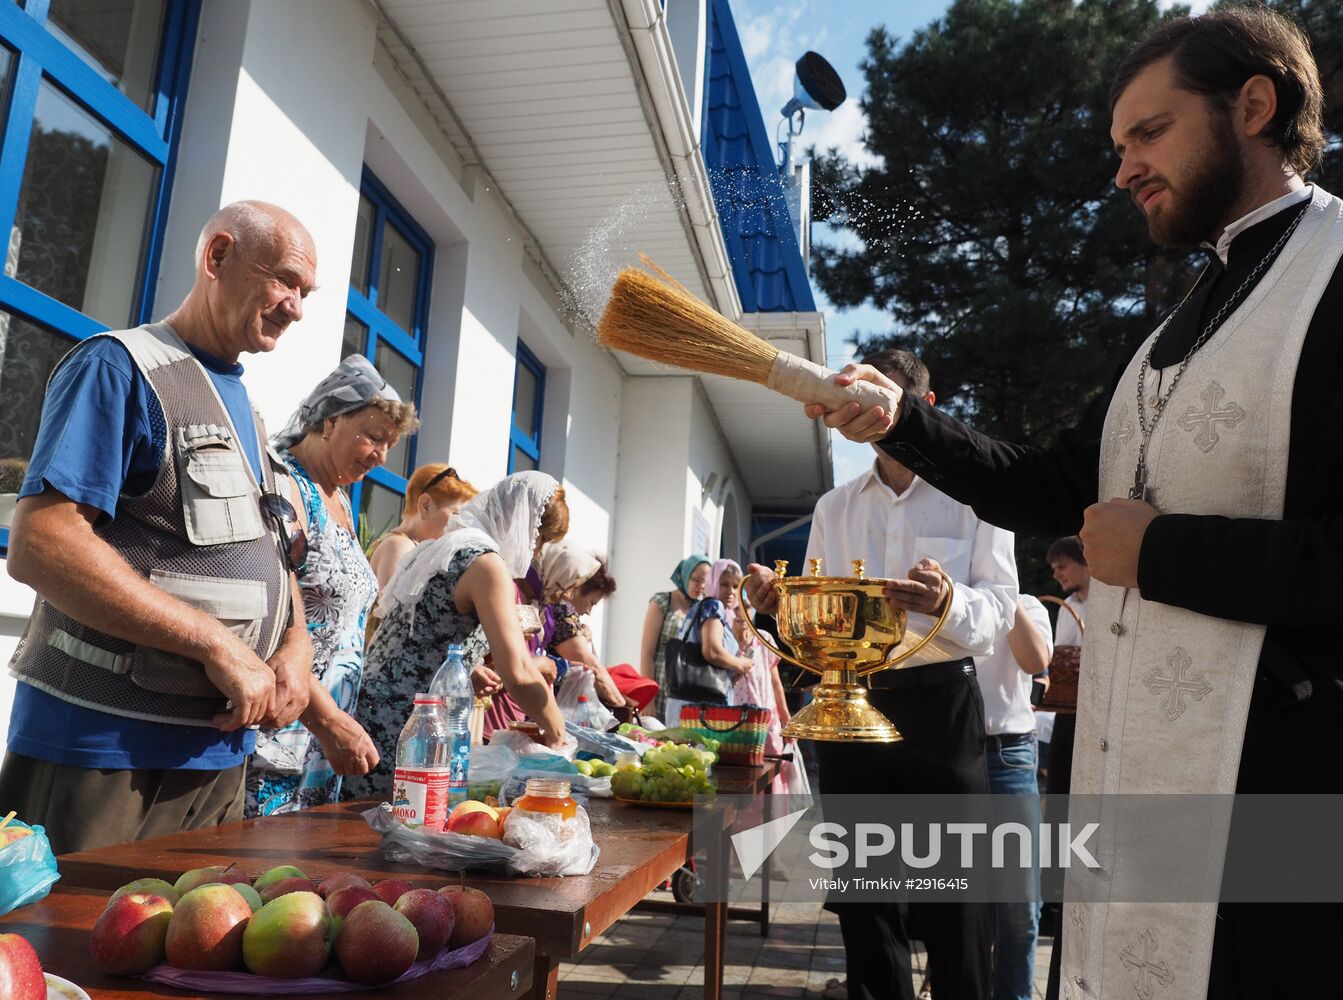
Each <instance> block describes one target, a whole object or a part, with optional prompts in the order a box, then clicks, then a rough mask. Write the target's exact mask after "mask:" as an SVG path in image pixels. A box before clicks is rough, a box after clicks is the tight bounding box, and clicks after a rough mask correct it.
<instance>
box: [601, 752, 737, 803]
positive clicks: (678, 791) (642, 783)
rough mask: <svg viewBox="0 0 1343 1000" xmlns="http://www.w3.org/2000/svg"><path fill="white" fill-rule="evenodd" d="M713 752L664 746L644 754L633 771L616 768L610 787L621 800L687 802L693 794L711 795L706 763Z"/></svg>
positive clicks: (710, 758)
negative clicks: (639, 765) (639, 763)
mask: <svg viewBox="0 0 1343 1000" xmlns="http://www.w3.org/2000/svg"><path fill="white" fill-rule="evenodd" d="M713 761H714V755H713V754H712V753H709V752H707V751H704V750H696V749H695V748H694V747H685V746H674V745H670V744H669V745H665V746H661V747H658V748H656V749H653V750H649V751H648V752H647V753H646V754H644V758H643V764H642V766H641V767H639V768H638V769H637V770H635V769H634V768H630V769H628V770H624V771H617V772H616V773H615V774H614V775H612V777H611V789H612V791H614V792H615V793H616V794H617V795H619V796H620V797H621V798H624V799H643V800H645V801H648V802H689V801H691V800H692V799H694V797H695V796H696V795H712V794H713V793H714V783H713V780H712V779H711V778H710V777H709V765H710V764H712V763H713Z"/></svg>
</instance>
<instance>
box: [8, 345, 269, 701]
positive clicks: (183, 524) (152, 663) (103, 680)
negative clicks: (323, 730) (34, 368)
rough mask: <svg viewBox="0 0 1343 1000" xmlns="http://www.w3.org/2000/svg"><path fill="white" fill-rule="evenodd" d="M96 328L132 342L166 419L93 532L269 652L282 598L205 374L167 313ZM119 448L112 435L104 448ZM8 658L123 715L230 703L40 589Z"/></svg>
mask: <svg viewBox="0 0 1343 1000" xmlns="http://www.w3.org/2000/svg"><path fill="white" fill-rule="evenodd" d="M102 336H108V337H113V338H115V339H116V340H117V341H119V342H120V343H122V344H123V345H125V347H126V349H127V350H128V351H129V352H130V355H131V359H132V360H133V361H134V362H135V364H136V366H137V367H138V368H139V369H140V372H141V373H142V374H143V375H144V377H145V379H146V380H147V382H148V384H149V387H150V389H151V391H153V393H154V394H155V396H157V398H158V401H159V404H160V406H161V407H162V410H163V416H164V419H165V421H166V422H167V431H166V434H165V435H164V436H165V439H166V442H165V446H164V451H163V458H162V462H161V463H160V467H159V475H158V479H157V481H156V482H155V483H154V485H153V486H152V487H151V488H150V489H149V491H148V492H146V493H145V494H144V495H143V496H138V497H129V496H125V495H122V496H121V497H120V498H119V500H118V501H117V516H116V517H115V518H114V519H112V520H110V521H108V522H107V523H105V524H102V525H99V526H97V527H96V528H95V529H94V531H95V533H96V534H97V535H98V536H99V537H100V538H102V539H103V540H104V541H105V542H107V543H108V544H109V545H111V546H112V548H114V549H116V550H117V552H119V553H120V554H121V556H122V558H124V559H125V560H126V562H127V563H129V564H130V566H131V567H132V568H133V569H134V570H135V571H136V572H137V573H139V574H141V575H142V576H144V577H145V578H146V579H147V580H149V582H150V583H152V584H153V585H154V586H155V587H157V588H159V589H160V590H162V591H164V592H165V593H167V594H170V595H172V596H173V597H175V598H177V599H178V600H181V601H184V602H186V603H187V604H190V605H192V606H193V607H196V608H199V609H200V610H202V611H204V612H205V613H206V614H208V615H210V616H211V617H213V618H216V619H218V620H219V621H221V622H223V623H224V624H225V625H226V626H227V627H228V628H229V629H230V630H231V631H232V632H233V633H234V634H236V635H237V636H239V637H240V638H241V639H242V640H243V642H244V643H246V644H247V645H248V646H250V647H251V648H252V649H253V650H254V651H255V652H256V654H257V655H258V656H259V657H261V658H262V659H268V658H269V657H270V656H271V654H272V653H274V652H275V649H276V648H277V647H278V646H279V643H280V637H281V635H282V634H283V632H284V629H285V627H286V626H287V625H288V622H289V616H290V605H291V603H292V602H291V600H290V597H291V595H290V590H289V579H288V572H287V569H286V567H285V565H284V563H283V561H282V559H281V556H280V548H279V543H278V540H277V536H276V533H275V529H274V527H273V526H272V525H270V524H269V523H268V519H266V518H264V517H263V516H262V514H261V507H260V489H259V488H258V485H257V483H256V480H255V477H254V475H253V473H252V468H251V463H250V462H248V461H247V457H246V454H245V453H244V452H243V449H242V447H241V445H240V442H239V438H238V429H237V428H235V427H234V426H233V422H232V421H231V420H230V419H229V416H228V411H227V410H226V409H225V408H224V404H223V402H222V401H221V400H220V398H219V395H218V393H217V392H216V391H215V387H214V383H212V382H211V381H210V376H209V375H208V374H207V373H206V371H205V369H204V368H203V367H202V366H201V364H200V362H199V361H197V360H196V358H195V356H193V355H192V353H191V351H190V349H188V347H187V346H186V344H185V343H183V342H182V340H181V339H180V338H179V337H178V336H177V334H176V333H175V332H173V330H172V328H171V327H170V326H168V325H167V324H166V323H152V324H149V325H147V326H142V327H139V328H137V329H134V330H121V331H117V332H114V333H108V334H103V335H102ZM67 359H68V356H67ZM64 363H65V362H64V361H63V362H62V364H64ZM59 367H60V366H59V365H58V366H57V369H58V370H59ZM253 417H254V420H255V425H254V426H251V427H246V428H243V430H242V433H244V434H256V435H258V438H259V440H260V441H261V442H262V446H263V449H264V450H263V456H264V457H263V465H264V466H266V468H265V470H264V474H263V479H264V484H263V487H264V489H265V490H267V491H269V492H278V493H279V494H280V495H281V496H283V497H285V498H286V499H289V498H290V496H291V494H290V491H289V478H288V475H287V474H286V473H285V471H284V464H283V462H282V461H281V460H280V458H279V456H278V455H277V454H276V453H275V452H274V451H273V450H272V449H270V448H268V447H266V443H265V442H266V434H265V428H264V426H263V425H262V423H261V417H260V415H259V414H256V413H254V414H253ZM118 460H119V454H118V453H117V451H116V449H115V448H114V449H113V450H112V451H110V452H109V453H108V461H118ZM277 481H278V483H279V485H280V488H279V489H278V490H277V489H276V484H277ZM10 671H11V672H12V673H13V674H14V676H15V677H16V678H17V679H18V680H19V681H21V682H23V683H25V684H31V685H33V687H36V688H40V689H41V690H43V691H46V692H48V693H49V694H52V695H55V696H56V697H57V698H60V699H62V700H63V701H68V702H72V703H74V704H76V705H83V706H84V707H86V708H93V709H97V710H98V711H101V712H108V713H110V714H112V715H119V716H125V717H128V718H133V719H146V720H149V721H152V722H167V723H176V724H179V725H181V724H185V725H195V726H208V725H210V720H211V718H213V717H214V716H215V715H217V714H218V713H220V712H222V711H224V710H225V708H226V706H227V701H226V700H225V698H224V696H223V695H222V694H221V693H220V691H219V689H218V688H216V687H215V686H214V684H212V683H211V682H210V680H209V678H208V677H206V675H205V670H204V668H203V667H202V666H201V664H199V663H197V662H195V661H192V660H188V659H186V658H184V657H181V656H178V655H176V654H173V653H167V652H164V651H163V650H158V649H150V648H148V647H146V646H138V645H136V644H135V643H133V642H127V641H126V640H124V639H117V638H114V637H112V636H110V635H106V634H104V633H102V632H99V631H97V630H95V629H92V628H89V627H88V626H86V625H82V624H80V623H79V622H77V621H75V620H74V619H73V618H70V617H69V616H68V615H65V614H63V613H61V612H60V611H58V610H57V609H56V608H54V607H53V606H52V605H51V604H49V603H48V602H47V601H45V600H44V599H43V598H41V597H40V596H39V597H38V599H37V601H36V603H35V604H34V606H33V614H32V617H31V618H30V619H29V620H28V627H27V629H26V630H25V631H24V634H23V638H22V639H21V640H20V641H19V646H18V649H17V650H16V652H15V653H14V658H13V660H11V661H10Z"/></svg>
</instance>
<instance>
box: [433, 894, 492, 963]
mask: <svg viewBox="0 0 1343 1000" xmlns="http://www.w3.org/2000/svg"><path fill="white" fill-rule="evenodd" d="M438 894H439V895H440V896H442V897H444V898H445V899H446V900H447V901H448V902H449V903H451V904H452V911H453V913H454V915H455V916H456V918H457V919H456V922H455V924H454V925H453V928H452V933H451V934H450V935H448V945H449V947H452V948H462V947H465V946H466V945H468V944H470V943H471V942H473V941H479V940H480V939H481V938H483V937H484V936H485V935H486V934H488V933H489V932H490V927H491V926H492V925H493V924H494V904H493V903H491V902H490V897H489V896H487V895H485V893H483V892H481V891H480V890H479V889H472V888H471V887H470V886H465V885H445V886H444V887H443V888H442V889H439V890H438Z"/></svg>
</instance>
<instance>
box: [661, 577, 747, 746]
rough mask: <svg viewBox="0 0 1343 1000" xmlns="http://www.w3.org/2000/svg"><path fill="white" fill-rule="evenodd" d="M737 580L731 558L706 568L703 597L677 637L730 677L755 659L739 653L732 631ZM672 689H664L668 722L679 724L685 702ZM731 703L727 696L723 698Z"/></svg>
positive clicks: (741, 674)
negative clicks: (707, 577) (666, 690)
mask: <svg viewBox="0 0 1343 1000" xmlns="http://www.w3.org/2000/svg"><path fill="white" fill-rule="evenodd" d="M739 583H741V567H740V566H738V565H737V564H736V563H735V562H733V561H732V560H731V559H719V560H718V561H717V562H716V563H714V564H713V565H712V566H711V567H710V569H709V579H708V581H707V583H706V586H705V588H704V598H703V599H702V600H700V601H698V602H696V604H695V606H694V607H693V608H691V609H690V613H689V614H687V615H686V621H685V625H684V626H683V628H682V629H681V638H682V639H684V640H685V641H686V642H687V643H695V644H698V645H699V648H700V652H701V653H702V654H703V656H704V659H705V662H707V663H708V664H709V665H710V666H711V667H716V668H718V669H719V670H726V671H727V672H728V673H730V674H731V675H732V678H733V681H734V682H735V681H736V680H737V679H739V678H741V677H744V676H745V675H746V674H749V673H750V672H751V671H752V670H753V669H754V668H755V661H754V660H752V659H751V658H749V657H746V656H742V655H741V648H740V646H738V644H737V637H736V635H734V634H733V631H732V624H733V618H734V614H735V612H734V609H735V608H736V606H737V585H738V584H739ZM676 694H677V692H676V691H669V692H668V693H667V718H666V720H665V721H666V723H667V725H669V726H675V725H679V724H680V721H681V709H682V708H683V707H684V706H685V705H687V704H689V703H688V702H687V701H685V700H683V699H681V698H678V697H676ZM725 704H731V697H730V696H729V697H728V698H727V699H725Z"/></svg>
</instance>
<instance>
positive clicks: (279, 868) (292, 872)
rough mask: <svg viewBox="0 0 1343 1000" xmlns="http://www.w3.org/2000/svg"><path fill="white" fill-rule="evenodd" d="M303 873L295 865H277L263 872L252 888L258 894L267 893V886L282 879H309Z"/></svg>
mask: <svg viewBox="0 0 1343 1000" xmlns="http://www.w3.org/2000/svg"><path fill="white" fill-rule="evenodd" d="M307 877H308V876H307V875H304V874H303V872H301V871H299V870H298V869H297V868H295V867H294V866H293V865H276V866H275V867H274V868H271V869H268V870H267V871H264V872H262V873H261V874H260V875H258V876H257V877H256V881H255V882H253V883H252V888H253V889H255V890H256V891H257V892H265V891H266V886H268V885H271V884H273V883H275V882H278V881H280V879H282V878H307Z"/></svg>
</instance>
